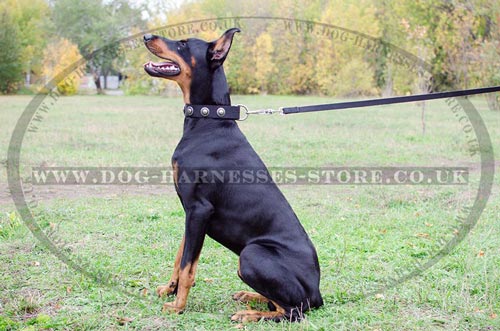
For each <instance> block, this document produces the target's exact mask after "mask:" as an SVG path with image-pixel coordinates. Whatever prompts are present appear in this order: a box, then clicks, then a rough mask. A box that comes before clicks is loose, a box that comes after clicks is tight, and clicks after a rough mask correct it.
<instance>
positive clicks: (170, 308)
mask: <svg viewBox="0 0 500 331" xmlns="http://www.w3.org/2000/svg"><path fill="white" fill-rule="evenodd" d="M162 312H164V313H170V314H182V313H183V312H184V307H177V306H176V305H175V301H174V302H167V303H165V304H164V305H163V309H162Z"/></svg>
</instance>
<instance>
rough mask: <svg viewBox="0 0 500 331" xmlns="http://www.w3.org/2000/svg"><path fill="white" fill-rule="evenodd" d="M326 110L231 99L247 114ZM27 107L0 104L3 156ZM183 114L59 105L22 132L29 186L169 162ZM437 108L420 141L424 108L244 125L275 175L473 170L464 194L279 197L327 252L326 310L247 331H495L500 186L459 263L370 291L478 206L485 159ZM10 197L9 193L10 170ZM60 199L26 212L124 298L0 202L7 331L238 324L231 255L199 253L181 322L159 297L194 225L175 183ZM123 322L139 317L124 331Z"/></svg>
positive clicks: (454, 256) (121, 103)
mask: <svg viewBox="0 0 500 331" xmlns="http://www.w3.org/2000/svg"><path fill="white" fill-rule="evenodd" d="M331 100H332V99H328V98H319V97H274V96H234V97H233V101H234V103H243V104H246V105H247V106H249V107H250V108H252V109H255V108H259V107H266V108H267V107H279V106H283V105H296V104H315V103H324V102H329V101H331ZM483 100H484V99H480V98H477V99H473V102H474V104H475V105H476V106H477V108H478V109H479V110H480V112H481V115H482V118H483V119H484V120H485V122H486V123H487V126H488V129H489V132H490V135H491V137H492V140H493V146H495V147H497V146H499V145H500V134H499V131H500V114H499V113H494V112H491V111H489V110H487V107H486V103H485V101H483ZM29 101H30V97H28V96H18V97H0V102H1V103H2V110H1V112H0V146H1V149H0V153H1V154H0V159H4V158H5V153H6V148H7V144H8V140H9V138H10V133H11V130H12V128H13V126H14V124H15V122H16V120H17V118H18V117H19V116H20V114H21V113H22V111H23V109H24V107H25V106H26V105H27V103H28V102H29ZM181 107H182V102H181V101H180V100H179V99H166V98H160V97H106V96H87V97H81V96H79V97H68V98H61V99H60V100H59V101H58V102H57V103H56V105H55V106H54V107H53V108H52V109H51V110H50V111H49V113H48V116H47V117H46V118H45V119H44V121H43V122H42V124H41V125H40V131H39V132H37V133H32V134H28V135H27V136H26V138H25V141H24V144H23V150H22V163H23V167H22V173H23V175H25V176H27V175H28V174H29V169H30V168H31V167H32V166H38V165H40V164H47V165H54V166H56V165H57V166H60V165H72V166H169V164H170V156H171V154H172V152H173V149H174V148H175V145H176V143H177V141H178V139H179V137H180V135H181V132H182V114H181V112H180V109H181ZM427 109H428V111H427V123H426V124H427V131H426V134H425V135H422V133H421V126H420V110H419V108H418V107H416V106H412V105H403V106H402V105H398V106H388V107H380V108H373V109H359V110H350V111H344V112H328V113H315V114H308V115H289V116H279V115H273V116H254V117H252V118H250V119H249V120H248V121H246V122H243V123H241V124H240V127H241V128H242V130H243V131H244V132H245V134H246V135H247V138H248V139H249V141H250V142H251V143H252V145H253V146H254V148H255V149H256V150H257V152H258V153H259V154H260V155H261V157H262V158H263V159H264V160H265V162H266V164H267V165H268V166H272V167H276V166H397V165H403V166H404V165H412V166H419V165H421V166H446V165H448V166H464V165H465V166H470V167H472V173H471V183H470V185H467V186H449V187H448V186H440V187H438V186H390V187H388V186H320V185H308V186H306V185H304V186H292V185H284V186H282V190H283V192H284V193H285V195H286V196H287V198H288V200H289V201H290V203H291V205H292V206H293V207H294V210H295V211H296V213H297V215H298V216H299V218H300V219H301V222H302V223H303V225H304V227H305V228H306V230H307V232H308V233H309V235H310V236H311V238H312V240H313V242H314V243H315V246H316V248H317V250H318V255H319V258H320V264H321V268H322V278H321V290H322V293H323V295H324V298H325V306H324V307H323V308H321V309H319V310H316V311H313V312H310V313H308V315H307V320H306V321H305V322H303V323H297V324H291V323H274V322H261V323H255V324H246V325H245V326H244V328H245V330H497V329H500V317H498V316H497V315H498V314H500V280H499V279H500V269H499V268H498V266H499V265H500V248H499V246H498V242H500V212H499V210H500V197H499V194H498V192H499V187H500V182H499V180H498V178H496V179H495V183H494V189H493V194H492V196H491V197H490V201H489V203H488V206H487V208H486V209H485V211H484V213H483V215H482V216H481V219H480V221H479V223H478V225H477V226H476V227H475V228H474V229H473V230H472V231H471V233H470V234H469V235H468V236H467V237H466V239H465V240H464V242H462V243H461V244H460V245H459V246H458V247H456V248H455V250H454V251H453V252H452V253H451V254H449V255H448V256H446V257H444V258H443V259H442V260H440V261H439V263H437V264H436V265H435V266H434V267H433V268H431V269H430V270H428V271H426V272H423V273H422V274H421V275H419V276H418V277H415V278H412V279H411V280H409V281H407V282H405V283H403V284H400V285H398V286H397V287H395V288H390V289H388V290H386V291H384V292H381V293H379V294H378V295H374V296H370V297H363V296H362V295H361V294H362V293H363V292H365V291H369V290H370V289H373V288H376V287H377V286H381V285H384V284H385V281H386V280H387V279H388V278H389V277H394V276H396V275H397V274H398V273H400V272H406V271H409V270H412V268H413V265H414V264H415V263H423V262H425V261H427V260H428V259H429V258H430V257H431V255H432V254H433V253H434V252H435V251H436V250H437V249H439V248H440V245H439V244H438V242H439V239H449V238H451V237H452V236H453V233H452V229H451V228H450V227H451V226H452V225H453V224H454V218H455V217H456V216H457V214H458V213H459V210H460V208H461V207H463V206H465V205H469V204H470V203H471V201H472V200H473V199H474V197H475V193H476V190H477V181H478V173H477V165H478V162H479V160H478V158H477V157H470V156H469V153H468V151H467V147H466V146H467V141H466V139H465V137H464V135H463V133H462V132H461V125H460V123H458V122H457V121H456V119H455V118H454V117H453V116H452V114H451V112H450V110H449V109H448V108H447V106H446V105H445V104H444V103H443V102H440V101H436V102H432V103H429V104H428V108H427ZM0 185H1V186H0V191H1V192H4V191H5V190H4V187H5V186H6V178H5V173H4V172H3V171H2V173H1V175H0ZM61 189H62V188H58V187H53V188H50V189H48V190H49V192H41V191H40V192H38V191H37V192H35V193H34V194H35V198H37V197H38V198H39V199H40V202H39V205H38V207H36V208H34V209H33V210H32V212H33V215H34V217H35V219H36V220H37V224H38V225H39V226H40V227H41V228H42V229H43V230H44V232H46V233H49V232H50V231H52V232H54V233H55V235H56V236H57V238H61V239H64V241H65V242H66V246H65V247H64V249H63V252H64V253H66V254H68V255H69V256H71V257H73V258H75V259H76V258H77V259H78V260H79V263H80V265H83V266H85V267H86V269H88V270H90V271H92V272H93V273H96V272H99V273H101V274H104V275H107V276H111V277H112V278H111V282H112V283H113V284H114V285H115V286H116V288H109V287H106V286H103V285H101V284H99V283H96V282H95V281H93V280H92V279H90V278H88V277H84V276H83V275H81V274H79V273H78V272H76V271H74V270H73V269H71V268H69V267H68V266H67V265H66V264H64V263H62V262H61V261H60V260H58V259H57V258H56V257H55V256H54V255H52V254H51V253H50V252H48V250H47V249H46V248H45V247H44V246H43V245H42V244H41V243H39V242H38V241H37V240H36V239H35V238H34V237H33V236H32V235H31V234H30V232H29V230H28V229H27V227H26V226H25V225H24V224H23V222H22V220H20V219H19V216H18V214H17V213H16V212H15V209H14V207H13V206H12V204H9V203H6V202H5V201H6V199H0V201H2V202H1V203H0V251H1V252H2V253H1V255H0V271H1V273H0V330H43V329H53V330H165V329H172V330H235V329H236V327H239V326H238V325H236V324H234V323H231V322H230V321H229V316H230V315H231V314H232V313H234V312H235V311H237V310H241V309H246V307H245V306H244V305H242V304H238V303H236V302H233V300H231V294H232V293H233V292H235V291H239V290H242V289H248V288H247V287H246V286H245V285H244V284H243V283H242V282H241V281H240V280H239V278H238V277H237V275H236V269H237V257H236V256H234V254H232V253H231V252H229V251H228V250H227V249H225V248H223V247H222V246H221V245H219V244H218V243H216V242H214V241H212V240H206V242H205V245H204V247H203V251H202V255H201V258H200V265H199V268H198V273H197V284H196V286H195V287H194V288H193V289H192V290H191V293H190V296H189V299H188V307H187V310H186V313H185V314H183V315H168V314H164V313H161V307H162V302H163V300H160V299H157V298H155V296H154V295H153V294H154V289H155V288H156V286H158V285H160V284H162V283H164V282H165V281H166V280H167V279H168V277H169V276H170V272H171V270H172V264H173V260H174V257H175V253H176V251H177V248H178V245H179V242H180V239H181V237H182V233H183V222H184V214H183V211H182V207H181V205H180V203H179V202H178V199H177V196H176V194H175V192H174V190H173V188H172V187H170V186H164V187H161V188H148V187H146V188H143V189H142V191H139V190H138V189H136V188H132V187H127V186H125V187H101V188H99V189H96V190H95V191H94V190H92V189H90V188H88V187H74V188H69V189H68V188H65V191H63V192H62V194H57V192H50V190H54V191H57V190H61ZM150 189H151V192H149V191H148V190H150ZM52 195H53V196H54V197H53V198H50V197H51V196H52ZM1 197H2V195H1V193H0V198H1ZM4 197H5V195H4ZM28 198H32V197H31V196H28ZM125 292H130V293H133V295H127V294H126V293H125ZM167 300H168V299H167ZM124 318H126V319H131V321H130V322H128V323H123V322H124V320H123V319H124ZM121 324H124V325H121Z"/></svg>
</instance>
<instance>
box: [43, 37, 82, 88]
mask: <svg viewBox="0 0 500 331" xmlns="http://www.w3.org/2000/svg"><path fill="white" fill-rule="evenodd" d="M81 57H82V56H81V55H80V52H79V51H78V47H77V46H76V45H74V44H72V43H71V42H70V41H69V40H67V39H57V40H54V41H53V42H51V43H49V44H48V45H47V48H46V49H45V51H44V58H43V74H44V75H45V79H46V81H50V80H51V79H53V78H54V77H55V76H57V75H58V74H59V73H60V72H61V71H63V70H64V69H65V68H67V67H69V66H70V65H72V64H73V63H75V62H76V61H78V60H79V59H81ZM78 86H80V76H79V75H77V74H76V73H72V74H70V75H68V77H66V78H65V79H64V80H62V81H60V82H58V84H57V91H58V92H59V93H61V94H62V95H72V94H75V93H76V92H77V90H78Z"/></svg>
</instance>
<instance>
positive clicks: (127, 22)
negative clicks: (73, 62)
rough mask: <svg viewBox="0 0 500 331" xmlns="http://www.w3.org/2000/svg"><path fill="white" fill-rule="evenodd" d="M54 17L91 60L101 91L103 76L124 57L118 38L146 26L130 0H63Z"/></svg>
mask: <svg viewBox="0 0 500 331" xmlns="http://www.w3.org/2000/svg"><path fill="white" fill-rule="evenodd" d="M52 17H53V20H54V24H55V28H56V31H57V34H59V35H60V36H62V37H65V38H67V39H69V40H71V41H72V42H73V43H75V44H77V45H78V48H79V50H80V53H81V54H82V55H83V56H84V57H86V58H87V59H88V62H87V68H88V69H89V70H90V72H91V73H92V76H93V78H94V82H95V85H96V87H97V91H98V93H103V90H102V86H101V83H100V77H101V76H104V78H106V76H107V75H108V74H109V73H110V72H111V71H112V70H113V68H114V66H115V63H116V61H117V60H118V59H120V58H121V57H122V56H123V54H122V53H121V52H120V45H119V43H118V41H119V40H120V39H121V38H124V37H125V36H126V35H127V34H128V32H129V31H130V30H131V28H132V27H134V26H137V25H142V20H141V13H140V9H138V8H132V7H131V6H130V5H129V3H128V2H127V1H126V0H112V1H106V2H103V1H102V0H87V1H74V0H59V1H56V2H55V4H54V7H53V14H52ZM104 84H106V79H104ZM104 88H106V85H105V86H104Z"/></svg>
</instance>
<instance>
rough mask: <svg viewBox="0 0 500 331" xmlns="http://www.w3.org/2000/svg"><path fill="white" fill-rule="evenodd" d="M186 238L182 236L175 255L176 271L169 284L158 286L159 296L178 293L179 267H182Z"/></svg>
mask: <svg viewBox="0 0 500 331" xmlns="http://www.w3.org/2000/svg"><path fill="white" fill-rule="evenodd" d="M184 238H185V237H182V241H181V244H180V246H179V250H178V251H177V255H176V256H175V262H174V271H173V272H172V277H170V280H169V281H168V284H167V285H162V286H158V287H157V288H156V293H157V294H158V296H159V297H162V296H164V295H173V294H176V293H177V284H178V283H179V269H180V267H181V259H182V252H183V251H184Z"/></svg>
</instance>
